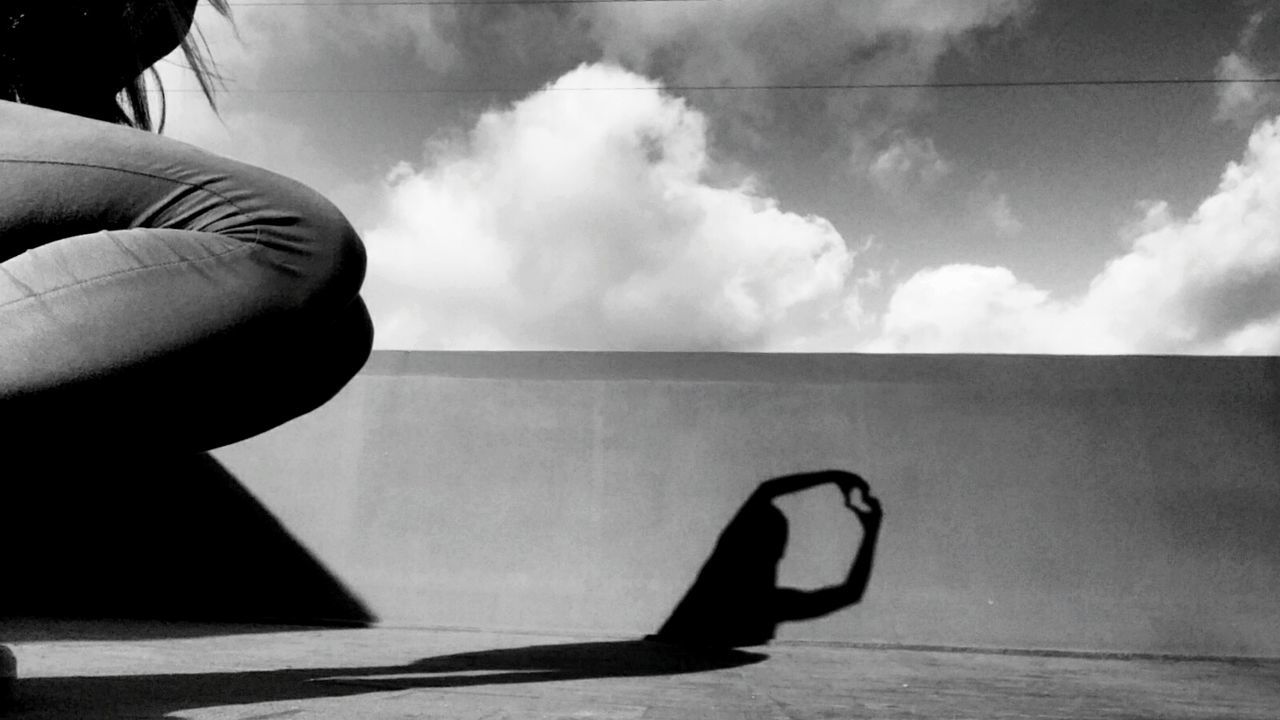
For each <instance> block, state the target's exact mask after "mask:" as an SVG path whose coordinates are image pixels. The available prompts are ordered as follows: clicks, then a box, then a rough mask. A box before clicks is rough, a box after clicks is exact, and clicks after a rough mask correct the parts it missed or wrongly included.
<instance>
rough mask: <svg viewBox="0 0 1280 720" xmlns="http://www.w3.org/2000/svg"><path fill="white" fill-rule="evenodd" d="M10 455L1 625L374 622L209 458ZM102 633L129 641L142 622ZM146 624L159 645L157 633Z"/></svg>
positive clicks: (3, 497)
mask: <svg viewBox="0 0 1280 720" xmlns="http://www.w3.org/2000/svg"><path fill="white" fill-rule="evenodd" d="M13 454H14V455H17V456H18V457H17V458H16V459H15V460H14V461H13V462H12V463H10V462H9V461H8V460H6V464H7V467H6V477H5V478H4V483H3V486H2V487H0V504H3V506H4V507H6V508H10V509H13V510H16V511H12V512H9V513H5V535H6V536H7V537H9V538H11V539H12V540H11V541H10V542H14V543H15V545H13V546H12V548H11V551H10V552H9V553H7V554H6V560H5V582H4V592H0V617H7V618H15V617H28V618H52V619H63V620H66V619H70V618H83V619H95V620H102V619H105V618H137V619H147V620H152V621H154V620H181V621H197V622H207V623H274V624H287V625H339V626H347V627H351V626H364V625H368V624H369V623H370V622H371V621H372V620H373V619H374V618H373V616H372V615H371V613H370V612H369V610H368V609H367V608H365V606H364V605H363V604H362V603H361V602H360V601H359V600H358V599H357V598H356V597H355V596H354V595H353V594H352V593H351V592H350V591H349V590H348V589H347V588H346V587H345V586H344V585H343V584H342V582H341V581H339V580H338V579H337V578H335V577H334V576H333V575H332V574H331V573H330V572H329V571H328V570H327V569H326V568H325V567H324V566H323V565H322V564H321V563H320V562H319V561H317V560H316V558H315V557H314V556H312V555H311V553H309V552H308V551H307V550H306V549H305V548H304V547H302V545H300V544H299V543H298V541H297V540H296V539H295V538H294V537H293V536H292V535H290V533H289V532H288V530H286V529H285V528H284V526H282V525H281V524H280V522H279V521H278V520H276V518H275V517H274V516H272V514H271V513H270V512H269V511H268V510H267V509H266V508H264V507H263V506H262V504H261V503H259V502H258V501H257V499H255V498H254V497H253V496H252V495H251V494H250V493H249V492H248V491H247V490H246V489H245V488H244V487H243V486H242V485H241V484H240V483H239V481H237V480H236V478H235V477H234V476H232V475H231V473H230V472H228V471H227V470H226V468H224V467H223V466H222V465H221V464H219V463H218V461H217V460H215V459H214V458H213V457H212V456H210V455H208V454H206V453H193V454H183V455H167V456H166V455H157V454H155V453H150V452H136V453H133V454H129V453H127V452H119V453H113V454H110V455H107V454H88V455H89V456H88V457H85V456H84V455H86V453H77V452H70V451H69V452H68V453H67V457H50V454H51V453H47V452H45V453H41V455H40V456H39V457H33V456H31V455H28V456H26V457H23V454H22V452H21V448H19V449H16V451H15V452H14V453H13ZM19 548H20V549H19ZM15 550H16V551H15ZM25 627H26V633H25V635H26V637H24V638H23V639H25V640H37V639H41V638H40V637H39V636H38V632H36V628H37V627H38V625H33V624H30V623H28V624H26V625H25ZM107 627H109V628H111V629H113V630H115V631H116V632H118V633H120V634H119V635H118V637H122V638H129V637H134V636H133V635H131V634H130V633H132V632H135V631H137V629H138V628H141V627H142V626H141V625H132V626H131V625H130V624H128V623H118V624H114V625H110V626H107ZM147 627H148V628H149V629H148V632H149V633H150V637H155V636H156V635H155V632H156V629H157V627H163V626H157V625H155V624H154V623H151V624H149V625H148V626H147ZM176 627H177V626H175V629H176ZM67 629H68V628H67V626H66V624H65V623H63V624H61V625H59V624H57V623H54V624H51V626H50V628H49V632H48V639H66V638H67V635H66V634H65V632H66V630H67ZM102 629H103V626H101V625H100V626H99V627H98V629H97V630H95V632H99V633H101V632H102ZM191 631H192V626H190V625H188V626H184V628H183V629H182V632H185V633H188V634H189V633H190V632H191ZM241 631H243V630H242V629H237V628H234V627H232V626H224V628H223V629H220V628H219V627H218V626H216V625H208V626H206V627H205V628H204V629H203V630H202V632H206V633H208V634H224V632H225V633H235V632H241ZM257 631H258V632H261V628H259V629H258V630H257ZM8 639H10V640H13V639H15V638H13V637H9V638H8Z"/></svg>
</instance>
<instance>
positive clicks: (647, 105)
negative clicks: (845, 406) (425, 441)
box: [364, 65, 861, 350]
mask: <svg viewBox="0 0 1280 720" xmlns="http://www.w3.org/2000/svg"><path fill="white" fill-rule="evenodd" d="M590 87H615V88H616V87H633V88H638V89H634V90H629V91H620V92H605V91H592V90H582V89H580V88H590ZM706 122H707V121H706V117H705V116H704V115H703V114H702V113H701V112H699V111H697V110H695V109H692V108H691V107H690V106H689V105H688V104H687V103H686V102H685V101H683V100H680V99H677V98H674V97H671V96H670V95H667V94H665V93H664V92H662V91H661V89H660V88H659V87H658V86H657V85H656V84H655V83H654V82H653V81H651V80H648V79H646V78H644V77H642V76H639V75H636V74H633V73H630V72H627V71H624V70H622V69H619V68H616V67H612V66H608V65H587V66H582V67H580V68H578V69H576V70H574V71H572V72H570V73H568V74H566V75H565V76H563V77H562V78H560V79H559V80H557V81H556V82H554V83H553V84H551V85H550V86H549V87H548V88H546V89H545V90H543V91H540V92H537V93H534V94H532V95H530V96H529V97H527V98H525V99H523V100H520V101H518V102H516V103H514V104H513V105H511V106H510V107H506V108H502V109H497V110H493V111H490V112H488V113H485V114H484V115H483V116H482V117H481V118H480V120H479V121H478V122H477V124H476V125H475V127H474V129H473V130H472V131H471V133H470V134H469V137H467V138H466V139H465V140H464V141H461V142H442V143H438V144H436V145H435V146H433V147H432V148H431V151H430V153H429V156H428V157H427V158H426V160H425V162H424V163H423V164H422V166H421V167H416V168H415V167H413V166H410V165H407V164H406V165H401V166H399V167H397V168H396V169H395V170H394V171H393V172H392V173H391V174H390V176H389V177H388V178H387V180H386V195H387V199H386V205H385V208H384V213H383V216H382V217H383V219H382V220H381V221H380V222H379V223H377V224H376V225H375V226H373V227H371V228H369V229H368V230H367V231H366V232H365V233H364V235H365V238H366V241H367V244H368V246H369V251H370V263H371V264H370V271H371V278H370V285H371V286H375V287H376V289H375V290H374V292H373V293H372V294H371V297H370V301H371V307H372V308H373V310H374V313H375V316H376V317H377V319H378V322H379V329H380V333H381V334H380V338H379V342H380V344H381V345H382V346H384V347H414V348H463V347H465V348H493V349H500V348H524V349H529V348H562V349H608V348H627V349H661V348H667V349H677V348H678V349H686V350H687V349H765V348H770V347H774V346H778V345H787V344H788V343H791V342H794V341H795V340H796V339H797V338H802V337H806V336H808V335H811V334H813V333H814V332H817V331H818V330H820V329H821V327H823V326H825V325H831V324H836V325H840V326H848V325H852V324H856V323H857V322H858V321H859V318H858V317H857V316H858V314H859V313H860V312H861V311H860V309H859V307H858V305H857V302H856V300H855V292H854V285H855V284H856V281H855V280H854V279H853V277H852V270H853V259H854V256H853V253H852V252H851V251H850V250H849V249H848V248H847V247H846V244H845V242H844V240H843V238H841V236H840V234H839V233H838V232H837V231H836V230H835V229H834V228H833V227H832V226H831V224H830V223H828V222H827V221H825V220H823V219H821V218H817V217H806V216H801V215H797V214H794V213H790V212H787V211H785V210H783V209H782V208H781V207H780V206H779V204H778V202H777V201H776V200H774V199H772V198H769V197H766V196H763V195H761V194H759V193H758V192H756V191H755V190H754V189H753V187H752V186H751V184H750V183H745V184H741V185H738V186H732V187H720V186H714V185H712V184H709V183H708V182H707V181H706V176H707V174H708V172H709V170H711V165H712V162H711V160H710V158H709V155H708V148H707V130H706Z"/></svg>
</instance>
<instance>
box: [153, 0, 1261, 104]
mask: <svg viewBox="0 0 1280 720" xmlns="http://www.w3.org/2000/svg"><path fill="white" fill-rule="evenodd" d="M610 1H614V2H616V1H618V0H610ZM628 1H634V0H628ZM654 1H657V2H664V1H665V2H669V1H671V0H654ZM1229 83H1240V84H1245V85H1277V84H1280V77H1268V78H1247V79H1242V80H1229V79H1223V78H1151V79H1141V78H1121V79H1111V80H1012V81H978V82H916V83H831V84H797V85H662V84H657V83H655V84H653V85H629V86H616V87H614V86H600V87H542V88H530V87H471V88H439V87H437V88H383V89H376V88H375V89H346V90H338V89H324V88H316V89H305V88H281V89H275V90H261V89H249V88H246V89H234V88H229V89H226V90H223V91H222V92H224V93H227V94H237V93H241V94H264V95H271V94H279V95H289V94H317V95H436V94H441V95H467V94H478V93H527V92H534V91H552V92H621V91H633V90H655V89H656V90H664V91H668V92H695V91H715V92H720V91H753V90H755V91H759V90H828V91H842V90H843V91H853V90H925V89H933V90H980V89H1000V88H1057V87H1063V88H1065V87H1134V86H1159V85H1226V84H1229ZM170 92H201V91H200V90H199V89H198V88H175V89H172V90H170Z"/></svg>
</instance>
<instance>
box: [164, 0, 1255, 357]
mask: <svg viewBox="0 0 1280 720" xmlns="http://www.w3.org/2000/svg"><path fill="white" fill-rule="evenodd" d="M384 1H385V0H384ZM336 2H337V0H331V1H329V2H306V1H305V0H276V1H274V2H273V1H271V0H232V5H233V18H234V23H235V24H234V27H233V26H232V25H230V24H228V23H227V22H226V21H225V20H224V19H222V18H221V17H220V16H218V15H217V14H216V13H214V12H213V11H212V10H211V9H209V8H202V10H201V11H200V12H199V14H198V15H197V21H198V24H199V27H200V28H201V30H202V32H203V34H204V36H205V38H206V40H207V43H208V46H209V51H210V54H211V55H212V57H213V59H214V61H215V62H216V63H217V65H218V67H219V69H220V72H221V74H222V75H223V77H224V81H225V87H224V89H223V90H222V92H221V93H220V94H219V95H218V114H214V113H213V112H212V111H211V110H210V109H209V108H208V106H207V104H205V103H204V101H203V98H202V97H201V96H200V95H199V93H197V92H192V90H193V89H194V87H195V85H194V81H193V80H192V79H191V77H190V76H189V75H188V74H187V73H186V71H185V70H183V69H182V68H181V67H180V63H179V62H178V61H177V60H176V59H174V58H170V59H168V60H166V61H165V62H162V63H161V65H160V71H161V76H162V78H163V79H164V81H165V87H166V88H167V89H168V90H169V92H168V95H167V97H168V126H167V129H166V134H168V135H170V136H172V137H175V138H177V139H180V140H183V141H186V142H190V143H193V144H196V145H200V146H202V147H205V148H208V149H209V150H211V151H213V152H217V153H220V154H225V155H229V156H232V157H235V158H237V159H240V160H243V161H245V162H249V163H252V164H255V165H259V166H262V167H266V168H268V169H271V170H274V171H276V172H279V173H281V174H284V175H288V176H290V177H294V178H297V179H299V180H301V181H303V182H305V183H307V184H309V185H311V186H313V187H315V188H316V189H317V190H319V191H320V192H322V193H324V194H325V195H326V196H328V197H329V198H330V199H332V200H333V201H334V203H336V204H337V205H338V207H339V208H341V209H342V210H343V212H344V213H346V214H347V216H348V217H349V218H350V219H351V221H352V222H353V224H354V225H355V227H356V228H357V229H358V230H359V231H360V233H361V235H362V237H363V238H364V240H365V244H366V247H367V249H368V253H369V259H370V264H369V274H368V277H367V279H366V282H365V286H364V289H363V291H362V294H363V296H364V297H365V299H366V301H367V302H368V304H369V306H370V309H371V312H372V313H373V316H374V322H375V328H376V340H375V347H378V348H382V349H414V350H418V349H420V350H437V349H447V350H682V351H756V352H911V353H917V352H975V353H1009V352H1012V353H1050V354H1221V355H1237V354H1245V355H1275V354H1280V117H1277V116H1278V115H1280V85H1277V84H1248V83H1242V82H1238V81H1240V80H1248V79H1257V78H1274V77H1280V8H1274V7H1272V3H1268V2H1265V1H1262V0H1219V1H1215V2H1204V1H1203V0H1075V1H1073V2H1049V1H1048V0H703V1H697V0H689V1H681V0H664V1H640V2H580V3H563V2H561V3H545V2H534V1H530V2H524V3H505V4H485V3H483V2H481V0H476V1H475V3H474V4H470V5H447V4H426V3H425V2H424V3H423V4H406V3H398V4H377V3H378V0H372V2H368V1H367V2H362V3H355V2H350V3H347V4H346V5H345V6H344V5H342V4H335V3H336ZM285 3H290V4H285ZM1135 79H1162V80H1167V79H1217V80H1220V81H1222V82H1219V83H1216V84H1184V85H1168V84H1162V85H1105V86H1097V85H1094V86H1062V85H1056V86H1054V85H1049V86H1020V87H976V88H975V87H927V86H930V85H935V86H936V85H938V84H944V85H945V84H956V83H1001V82H1004V83H1008V82H1018V83H1022V82H1055V81H1067V80H1135ZM865 84H898V85H915V86H917V87H908V88H871V89H867V88H854V87H849V86H851V85H865ZM815 85H816V86H823V87H821V88H815V87H812V86H815ZM920 85H924V86H926V87H919V86H920ZM726 86H730V87H732V88H735V89H724V88H725V87H726ZM804 86H808V87H804ZM833 86H835V87H833Z"/></svg>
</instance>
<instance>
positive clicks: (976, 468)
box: [215, 352, 1280, 656]
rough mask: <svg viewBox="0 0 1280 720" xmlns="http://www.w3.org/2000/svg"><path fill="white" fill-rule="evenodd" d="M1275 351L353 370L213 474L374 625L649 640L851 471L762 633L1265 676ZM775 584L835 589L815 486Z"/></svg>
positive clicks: (803, 582)
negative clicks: (813, 609)
mask: <svg viewBox="0 0 1280 720" xmlns="http://www.w3.org/2000/svg"><path fill="white" fill-rule="evenodd" d="M1278 401H1280V359H1276V358H1269V359H1268V358H1254V359H1243V358H1241V359H1226V358H1149V357H1148V358H1053V357H1025V356H856V355H855V356H813V355H807V356H798V355H768V356H765V355H699V354H612V353H572V354H555V353H518V354H504V353H491V354H490V353H396V352H381V353H376V354H375V355H374V357H373V359H372V360H371V361H370V363H369V365H368V366H367V367H366V368H365V370H364V371H363V372H362V373H361V375H360V376H358V377H357V378H356V379H355V380H354V381H353V382H352V383H351V385H350V386H348V387H347V388H346V389H345V390H344V391H343V392H342V394H340V395H339V396H338V397H337V398H336V399H335V400H334V401H332V402H331V403H330V404H328V405H327V406H325V407H323V408H321V409H320V410H319V411H317V412H315V413H312V414H311V415H308V416H306V417H303V418H300V419H298V420H296V421H294V422H292V423H290V424H288V425H286V426H284V427H282V428H279V429H277V430H275V431H272V432H270V433H268V434H266V435H263V436H260V437H258V438H254V439H252V440H250V441H247V442H244V443H241V444H239V445H235V446H231V447H228V448H224V449H222V450H219V451H217V452H216V453H215V456H216V457H217V458H218V459H219V460H220V461H221V462H222V463H223V464H224V465H225V466H226V467H227V468H228V469H229V470H230V471H231V472H232V473H233V474H234V475H235V476H236V477H237V478H238V479H239V480H240V481H241V482H242V483H243V484H244V485H245V486H246V487H248V488H249V489H250V490H251V492H253V493H254V495H255V496H256V497H257V498H258V499H259V500H260V501H261V502H263V504H264V505H266V507H268V508H269V509H270V510H271V511H272V512H274V513H275V514H276V515H277V517H279V518H280V519H281V520H282V521H283V523H284V524H285V526H286V527H288V528H289V529H290V530H291V531H292V532H293V534H294V535H295V536H296V537H298V538H299V539H300V540H301V542H302V543H303V544H304V545H305V546H306V547H307V548H308V549H310V550H311V551H312V552H313V553H314V554H315V555H316V556H317V557H318V558H319V559H320V560H321V561H322V562H323V563H324V564H325V565H326V566H327V567H328V568H329V569H330V570H331V571H332V572H333V573H335V575H337V577H338V578H339V579H340V580H342V581H343V582H344V583H346V584H347V585H348V586H349V587H350V588H351V589H352V590H353V591H354V592H355V594H356V595H358V596H359V597H360V599H362V600H363V601H364V602H365V603H366V604H367V605H368V606H369V608H370V609H371V610H372V612H373V613H374V614H375V615H377V616H378V617H379V618H380V620H381V621H382V622H384V623H388V624H411V625H429V626H466V627H479V628H490V629H528V630H557V631H560V630H569V631H590V632H607V633H645V632H651V631H653V630H654V629H656V628H657V627H658V626H659V625H660V624H661V623H662V622H663V620H664V619H665V618H666V617H667V615H668V613H669V612H670V611H671V609H672V608H673V606H674V605H675V604H676V603H677V602H678V601H679V600H680V598H681V597H682V595H683V594H684V592H685V591H686V590H687V589H688V587H689V586H690V583H691V582H692V580H693V579H694V577H695V576H696V575H697V572H698V570H699V568H700V567H701V565H702V563H703V562H704V561H705V559H706V558H707V556H708V554H709V553H710V551H711V549H712V547H713V546H714V544H715V541H716V539H717V536H718V534H719V533H720V531H721V530H722V529H723V528H724V526H725V524H726V523H727V522H728V520H729V519H730V518H731V517H732V516H733V514H734V513H735V511H736V510H737V509H738V508H739V506H740V505H741V504H742V502H743V501H744V500H745V499H746V498H747V496H748V495H749V494H750V493H751V492H752V490H754V489H755V487H756V486H757V484H758V483H760V482H761V481H764V480H767V479H770V478H772V477H777V476H779V475H784V474H788V473H795V472H803V471H810V470H819V469H824V468H843V469H849V470H853V471H856V472H859V473H861V474H862V475H864V476H865V477H866V478H867V479H868V480H869V481H870V483H871V485H872V487H873V488H874V489H875V491H876V493H877V494H878V495H879V496H880V497H881V498H882V500H883V503H884V507H885V510H886V517H885V523H884V530H883V533H882V536H881V543H880V548H879V552H878V554H877V557H876V564H875V570H874V573H873V576H872V579H871V586H870V589H869V591H868V593H867V596H866V598H865V599H864V600H863V602H862V603H860V604H858V605H855V606H853V607H850V608H848V609H846V610H842V611H840V612H837V613H835V614H833V615H829V616H827V617H825V618H821V619H818V620H813V621H809V622H804V623H794V624H786V625H783V626H782V627H781V628H780V630H779V633H778V637H779V639H803V640H827V641H852V642H888V643H905V644H940V645H962V646H986V647H1001V648H1053V649H1077V650H1099V651H1135V652H1162V653H1164V652H1167V653H1188V654H1232V655H1269V656H1280V402H1278ZM779 504H780V506H781V507H782V509H783V510H784V511H785V512H786V514H787V516H788V517H789V519H790V524H791V542H790V545H789V546H788V550H787V555H786V557H785V558H784V560H783V563H782V567H781V578H780V580H781V583H782V584H784V585H791V586H798V587H816V586H820V585H823V584H827V583H831V582H836V581H838V580H839V579H840V578H841V577H842V576H843V574H844V573H845V572H846V571H847V568H848V564H849V562H850V560H851V559H852V556H853V552H854V550H855V549H856V547H857V544H858V542H859V539H860V532H859V529H858V524H857V522H856V519H855V518H854V517H853V516H852V515H851V514H850V513H849V511H847V510H846V509H844V508H843V506H842V505H841V503H840V497H839V495H838V493H837V492H836V490H834V489H833V488H830V487H825V488H817V489H814V490H812V491H809V492H807V493H805V494H803V495H800V496H793V497H789V498H785V499H784V500H783V501H781V502H780V503H779Z"/></svg>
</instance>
